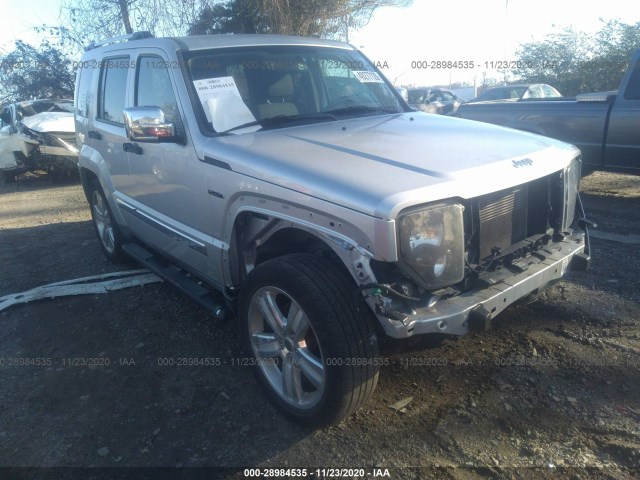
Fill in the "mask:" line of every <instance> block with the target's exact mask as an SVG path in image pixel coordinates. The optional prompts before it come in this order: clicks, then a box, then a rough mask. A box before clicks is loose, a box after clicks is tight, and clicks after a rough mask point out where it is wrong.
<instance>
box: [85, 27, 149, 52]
mask: <svg viewBox="0 0 640 480" xmlns="http://www.w3.org/2000/svg"><path fill="white" fill-rule="evenodd" d="M145 38H153V33H151V32H148V31H143V32H133V33H130V34H128V35H120V36H119V37H113V38H107V39H106V40H101V41H99V42H91V43H90V44H89V45H88V46H87V48H85V49H84V51H85V52H88V51H89V50H93V49H94V48H98V47H101V46H103V45H109V44H110V43H117V42H130V41H132V40H143V39H145Z"/></svg>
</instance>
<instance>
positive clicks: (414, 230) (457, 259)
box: [399, 203, 464, 290]
mask: <svg viewBox="0 0 640 480" xmlns="http://www.w3.org/2000/svg"><path fill="white" fill-rule="evenodd" d="M463 211H464V207H463V206H462V205H460V204H457V203H455V204H449V205H436V206H433V207H429V208H425V209H421V210H418V211H412V212H407V213H406V214H403V215H401V217H400V219H399V225H400V232H399V237H400V255H401V259H402V264H403V266H404V267H405V269H404V270H405V271H406V272H407V273H408V274H409V275H410V276H411V277H413V278H414V279H415V280H416V281H417V282H418V283H419V284H420V285H421V286H423V287H424V288H426V289H429V290H434V289H437V288H441V287H445V286H447V285H452V284H455V283H458V282H460V281H461V280H462V279H463V278H464V223H463V218H462V212H463Z"/></svg>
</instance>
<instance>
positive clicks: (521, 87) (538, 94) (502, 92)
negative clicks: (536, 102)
mask: <svg viewBox="0 0 640 480" xmlns="http://www.w3.org/2000/svg"><path fill="white" fill-rule="evenodd" d="M560 97H562V94H561V93H560V92H559V91H558V90H556V89H555V88H553V87H552V86H551V85H547V84H546V83H532V84H518V85H505V86H504V87H494V88H491V89H489V90H486V91H484V92H482V93H481V94H480V95H478V96H477V97H476V98H474V99H473V100H469V103H472V102H489V101H512V102H517V101H519V100H529V99H534V98H560Z"/></svg>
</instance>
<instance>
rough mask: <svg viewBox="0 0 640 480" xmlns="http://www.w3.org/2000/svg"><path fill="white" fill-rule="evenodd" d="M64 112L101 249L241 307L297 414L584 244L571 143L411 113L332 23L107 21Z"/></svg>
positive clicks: (505, 297)
mask: <svg viewBox="0 0 640 480" xmlns="http://www.w3.org/2000/svg"><path fill="white" fill-rule="evenodd" d="M75 122H76V131H77V138H78V144H79V145H80V148H81V151H80V158H79V162H80V172H81V178H82V183H83V186H84V189H85V192H86V197H87V199H88V201H89V204H90V206H91V212H92V215H93V222H94V225H95V230H96V233H97V235H98V239H99V243H100V246H101V248H102V250H103V251H104V253H105V254H106V255H107V257H109V258H110V259H111V260H114V261H117V260H119V259H121V258H122V257H123V256H124V255H125V254H127V255H129V256H133V257H134V258H136V259H138V260H139V261H140V262H142V263H143V264H145V265H147V266H148V267H149V268H151V269H152V270H154V271H156V272H158V273H159V274H160V275H161V276H163V277H164V278H165V279H167V281H169V282H170V283H172V284H173V285H175V286H176V287H177V288H179V289H180V290H182V291H183V292H185V293H186V294H188V295H190V296H191V297H192V298H194V299H196V300H197V301H198V302H200V303H201V304H203V305H205V306H206V307H207V308H209V310H211V311H212V312H213V313H214V314H215V315H217V316H225V315H229V316H234V317H235V318H236V319H237V321H238V323H239V327H240V332H241V340H242V344H243V346H244V349H245V352H246V357H245V359H244V360H243V362H244V364H247V365H251V366H252V367H253V369H254V371H255V374H256V377H257V380H258V382H259V383H260V384H261V385H262V387H264V391H265V392H266V395H267V396H268V397H269V398H270V399H271V400H272V401H273V403H274V404H275V405H276V406H277V407H278V408H279V409H280V410H281V411H283V412H284V413H285V414H287V415H288V416H290V417H292V418H294V419H296V420H299V421H303V422H307V423H311V424H314V425H321V424H329V423H335V422H337V421H339V420H341V419H342V418H344V417H345V416H347V415H349V414H351V413H352V412H354V411H355V410H356V409H358V408H359V407H360V406H361V405H363V404H364V403H365V402H366V400H367V399H368V398H369V397H370V396H371V394H372V393H373V391H374V389H375V386H376V383H377V381H378V373H379V370H380V367H381V366H382V365H385V364H387V363H388V359H386V358H385V357H384V356H381V354H380V348H379V339H381V338H386V339H388V340H389V341H390V342H392V343H393V342H397V341H398V339H407V338H409V337H415V336H418V335H430V334H445V335H447V334H448V335H464V334H466V333H467V332H469V331H470V330H472V329H475V328H485V327H486V326H487V325H488V324H489V323H490V321H491V319H492V318H493V317H495V316H496V315H497V314H499V313H500V312H501V311H502V310H504V309H505V308H507V307H508V306H509V305H511V304H513V303H514V302H516V301H518V300H520V299H522V298H524V297H528V296H532V295H535V294H537V293H538V292H540V291H542V290H543V289H544V288H545V287H546V286H547V285H549V284H551V283H552V282H554V281H557V280H558V279H560V278H561V277H562V276H563V275H564V273H565V272H566V271H567V270H568V269H569V268H572V267H573V268H585V267H586V266H587V265H588V262H589V255H588V247H587V238H586V237H585V234H584V232H583V231H582V229H581V228H580V227H584V224H585V222H584V221H583V217H584V215H583V213H582V212H581V208H580V204H579V202H578V201H577V192H578V183H579V180H580V153H579V151H578V150H577V149H576V148H575V147H573V146H571V145H568V144H565V143H562V142H558V141H555V140H551V139H547V138H544V137H540V136H536V135H531V134H527V133H523V132H517V131H513V130H508V129H503V128H499V127H495V126H493V125H487V124H481V123H476V122H469V121H464V120H459V119H453V118H448V117H442V116H435V115H427V114H424V113H421V112H415V111H413V110H411V109H409V108H408V106H407V105H406V104H405V103H404V102H403V101H402V99H401V98H400V97H399V95H398V93H397V92H396V91H395V90H394V88H393V86H392V85H391V84H390V83H389V82H388V80H387V79H385V78H384V77H383V76H382V75H381V74H380V72H379V71H378V70H377V69H376V68H375V66H374V65H373V63H372V62H371V61H370V60H368V59H367V58H366V57H365V56H364V55H363V54H362V53H361V52H359V51H358V50H357V49H355V48H354V47H352V46H350V45H348V44H345V43H340V42H334V41H326V40H318V39H314V38H298V37H286V36H269V35H266V36H260V35H220V36H197V37H188V38H152V37H150V35H148V34H144V33H138V34H134V35H132V36H129V37H124V38H118V39H111V40H109V41H105V42H101V44H99V45H94V46H92V48H90V49H89V50H88V51H87V52H86V53H85V54H84V56H83V58H82V61H81V62H80V68H79V69H78V76H77V81H76V110H75ZM576 211H577V212H578V214H577V215H576ZM185 321H188V320H185ZM176 328H179V327H176ZM214 353H215V352H214Z"/></svg>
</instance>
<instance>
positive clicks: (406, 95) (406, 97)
mask: <svg viewBox="0 0 640 480" xmlns="http://www.w3.org/2000/svg"><path fill="white" fill-rule="evenodd" d="M396 92H398V93H399V94H400V96H401V97H402V98H403V99H404V101H405V102H407V101H408V100H409V90H407V89H406V88H404V87H396Z"/></svg>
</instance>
